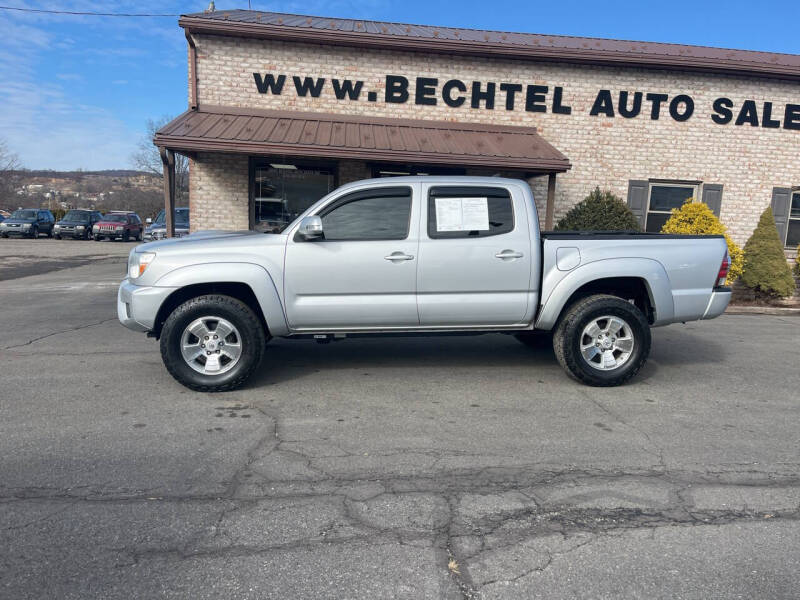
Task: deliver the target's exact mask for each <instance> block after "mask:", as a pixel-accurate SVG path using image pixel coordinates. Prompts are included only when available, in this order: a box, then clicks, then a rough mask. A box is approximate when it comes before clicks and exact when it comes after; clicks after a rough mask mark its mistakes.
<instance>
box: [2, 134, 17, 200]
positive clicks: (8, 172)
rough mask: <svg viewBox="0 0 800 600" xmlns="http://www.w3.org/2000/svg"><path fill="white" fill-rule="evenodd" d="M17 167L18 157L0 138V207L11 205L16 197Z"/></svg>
mask: <svg viewBox="0 0 800 600" xmlns="http://www.w3.org/2000/svg"><path fill="white" fill-rule="evenodd" d="M19 168H20V162H19V158H18V157H17V155H16V154H14V153H13V152H11V150H9V148H8V145H7V144H6V142H5V140H3V139H0V207H2V206H6V205H7V206H8V207H11V204H12V200H14V199H15V198H16V194H15V191H14V183H15V182H16V180H17V173H16V171H17V170H18V169H19Z"/></svg>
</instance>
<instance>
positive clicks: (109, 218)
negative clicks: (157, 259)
mask: <svg viewBox="0 0 800 600" xmlns="http://www.w3.org/2000/svg"><path fill="white" fill-rule="evenodd" d="M143 230H144V227H143V225H142V220H141V219H140V218H139V215H137V214H136V213H134V212H128V211H121V210H115V211H111V212H108V213H106V214H105V215H103V218H102V219H100V220H99V221H98V222H97V223H95V224H94V226H93V227H92V234H93V235H94V241H96V242H99V241H100V240H103V239H106V238H108V239H109V240H111V241H114V240H115V239H117V238H122V241H123V242H127V241H130V240H131V239H134V240H138V241H141V239H142V234H143Z"/></svg>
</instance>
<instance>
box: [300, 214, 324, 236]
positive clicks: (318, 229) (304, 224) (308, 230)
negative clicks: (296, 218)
mask: <svg viewBox="0 0 800 600" xmlns="http://www.w3.org/2000/svg"><path fill="white" fill-rule="evenodd" d="M322 233H323V232H322V219H320V218H319V216H317V215H313V216H311V217H305V218H303V220H302V221H300V227H299V228H298V230H297V235H299V236H300V238H301V239H304V240H306V241H310V240H316V239H319V238H321V237H322Z"/></svg>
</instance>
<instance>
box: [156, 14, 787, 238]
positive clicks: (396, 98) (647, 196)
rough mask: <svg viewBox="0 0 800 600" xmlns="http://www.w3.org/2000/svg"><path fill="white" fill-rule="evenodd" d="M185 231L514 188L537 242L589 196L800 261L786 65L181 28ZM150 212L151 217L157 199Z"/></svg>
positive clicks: (550, 39)
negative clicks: (531, 207)
mask: <svg viewBox="0 0 800 600" xmlns="http://www.w3.org/2000/svg"><path fill="white" fill-rule="evenodd" d="M180 25H181V27H183V28H184V30H185V32H186V37H187V40H188V44H189V109H188V110H187V111H186V112H185V113H184V114H183V115H181V116H180V117H178V118H177V119H175V120H174V121H173V122H172V123H170V124H168V125H167V126H165V127H164V128H163V129H162V130H161V131H159V132H158V134H157V135H156V138H155V143H156V144H157V145H158V146H159V147H161V149H162V157H163V158H164V161H165V165H166V166H167V167H169V164H170V161H171V159H172V153H173V152H180V153H183V154H187V155H188V156H189V157H190V159H191V163H190V206H191V210H192V228H193V229H208V228H215V229H219V228H222V229H246V228H251V229H260V230H270V229H274V228H279V227H280V226H281V225H282V224H285V223H286V222H287V221H291V220H292V219H293V218H294V217H295V216H296V215H297V214H299V213H300V212H302V211H303V210H304V209H305V208H306V207H307V206H308V205H309V204H311V203H312V202H314V201H316V200H318V199H319V198H320V197H322V196H323V195H324V194H326V193H327V192H328V191H330V190H332V189H334V188H335V187H336V186H338V185H340V184H342V183H346V182H348V181H352V180H355V179H362V178H367V177H382V176H391V175H394V174H409V173H411V174H416V173H428V174H434V173H435V174H489V175H492V174H502V175H508V176H513V177H518V178H523V179H526V180H527V181H528V182H529V184H530V185H531V187H532V188H533V191H534V195H535V197H536V199H537V205H538V208H539V213H540V218H541V220H542V225H543V226H545V227H549V226H551V225H552V222H553V220H554V219H555V220H557V219H558V217H559V216H560V215H562V214H564V213H565V212H566V211H567V210H568V209H569V208H570V207H571V206H572V205H574V204H575V203H577V202H578V201H580V200H581V199H582V198H583V197H585V196H586V194H587V193H588V192H589V191H591V190H592V189H593V188H594V187H595V186H599V187H600V188H602V189H608V190H611V191H613V192H614V193H616V194H617V195H619V196H620V197H622V198H624V199H626V200H627V202H628V204H629V206H630V207H631V208H632V210H633V211H634V212H635V213H636V214H637V216H638V217H639V219H640V221H641V223H642V225H643V227H644V228H645V229H646V230H648V231H658V230H659V229H660V226H661V225H662V224H663V222H664V221H665V220H666V218H667V216H668V212H669V210H670V209H671V208H673V207H675V206H679V205H680V204H681V203H682V202H683V201H685V200H686V199H687V198H690V197H691V198H695V200H696V201H703V202H706V203H708V204H709V205H710V206H711V207H712V208H713V210H714V211H715V212H716V213H717V214H718V215H719V216H720V217H721V219H722V221H723V222H724V223H725V224H726V225H727V226H728V228H729V229H730V231H731V233H732V235H733V237H734V238H735V239H736V240H737V241H738V242H740V243H741V242H744V241H745V240H746V239H747V237H748V236H749V234H750V233H751V231H752V230H753V228H754V227H755V225H756V222H757V220H758V217H759V215H760V214H761V212H762V211H763V210H764V208H765V207H766V206H768V205H770V204H772V207H773V210H774V212H775V217H776V225H777V227H778V230H779V232H780V235H781V236H782V237H783V239H784V241H785V242H786V245H787V246H792V245H795V246H796V245H797V243H798V242H800V56H798V55H781V54H770V53H764V52H751V51H741V50H722V49H716V48H706V47H695V46H679V45H671V44H660V43H643V42H624V41H615V40H602V39H588V38H571V37H564V36H546V35H538V34H519V33H503V32H492V31H479V30H466V29H452V28H442V27H431V26H417V25H404V24H397V23H381V22H374V21H355V20H347V19H331V18H318V17H305V16H297V15H285V14H277V13H265V12H255V11H243V10H232V11H218V12H210V13H200V14H192V15H185V16H183V17H181V19H180ZM165 187H166V188H167V189H166V191H165V195H166V196H167V198H169V183H167V184H166V185H165Z"/></svg>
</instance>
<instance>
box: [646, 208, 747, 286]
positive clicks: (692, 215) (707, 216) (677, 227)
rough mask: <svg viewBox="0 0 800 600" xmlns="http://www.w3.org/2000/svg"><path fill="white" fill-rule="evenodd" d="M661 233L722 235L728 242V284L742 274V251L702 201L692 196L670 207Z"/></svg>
mask: <svg viewBox="0 0 800 600" xmlns="http://www.w3.org/2000/svg"><path fill="white" fill-rule="evenodd" d="M661 233H677V234H682V235H724V236H725V241H726V242H727V243H728V256H730V259H731V268H730V269H729V270H728V279H727V282H728V284H729V285H730V284H732V283H733V282H734V281H736V280H737V279H738V278H739V277H741V275H742V268H743V266H744V252H742V249H741V248H739V246H737V245H736V244H735V243H734V241H733V240H732V239H731V238H730V236H729V235H728V230H727V228H726V227H725V225H723V224H722V222H721V221H720V220H719V219H718V218H717V215H715V214H714V213H713V211H712V210H711V209H710V208H709V207H708V205H707V204H703V203H702V202H694V201H693V199H692V198H690V199H689V200H687V201H686V203H685V204H684V205H683V206H681V207H680V208H673V209H672V216H671V217H670V218H669V219H668V220H667V222H666V223H664V226H663V227H662V228H661Z"/></svg>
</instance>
